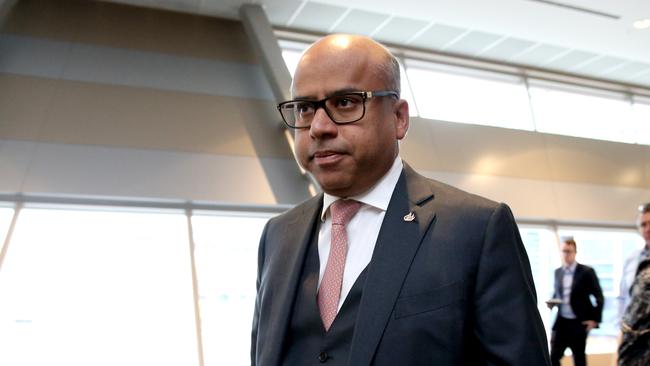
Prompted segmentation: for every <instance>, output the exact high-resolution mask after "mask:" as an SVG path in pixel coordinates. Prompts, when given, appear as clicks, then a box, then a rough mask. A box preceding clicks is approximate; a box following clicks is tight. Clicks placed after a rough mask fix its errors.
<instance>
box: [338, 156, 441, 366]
mask: <svg viewBox="0 0 650 366" xmlns="http://www.w3.org/2000/svg"><path fill="white" fill-rule="evenodd" d="M433 206H434V205H433V192H432V190H431V186H430V184H429V182H428V180H427V179H426V178H424V177H422V176H420V175H418V174H417V173H415V171H413V170H412V169H411V168H410V167H409V166H408V165H406V164H404V170H403V172H402V175H401V176H400V178H399V180H398V182H397V186H396V187H395V190H394V192H393V195H392V197H391V201H390V203H389V205H388V209H387V211H386V215H385V216H384V221H383V223H382V226H381V229H380V231H379V236H378V238H377V243H376V245H375V250H374V252H373V255H372V260H371V262H370V266H369V267H368V277H367V279H366V285H365V287H364V290H363V295H362V298H361V304H360V306H359V314H358V316H357V325H356V329H355V331H354V336H353V339H352V345H351V348H350V356H349V360H348V365H354V366H364V365H369V364H370V362H371V361H372V358H373V355H374V353H375V350H376V348H377V346H378V344H379V341H380V340H381V336H382V334H383V332H384V329H385V328H386V325H387V324H388V321H389V318H390V314H391V313H392V311H393V307H394V305H395V302H396V301H397V297H398V295H399V293H400V290H401V288H402V284H403V283H404V279H405V278H406V274H407V273H408V270H409V268H410V266H411V263H412V261H413V257H414V256H415V253H416V252H417V250H418V248H419V247H420V243H421V242H422V238H423V236H424V234H425V232H426V231H427V229H428V228H429V226H430V225H431V223H432V221H433V219H434V217H435V212H434V210H433ZM409 213H413V214H414V215H415V219H414V220H412V221H409V218H408V217H405V216H406V215H408V214H409Z"/></svg>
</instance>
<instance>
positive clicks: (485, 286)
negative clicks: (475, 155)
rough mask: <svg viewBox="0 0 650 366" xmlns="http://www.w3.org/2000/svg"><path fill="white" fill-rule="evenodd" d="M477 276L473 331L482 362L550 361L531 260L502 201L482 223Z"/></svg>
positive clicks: (541, 364) (539, 364) (532, 364)
mask: <svg viewBox="0 0 650 366" xmlns="http://www.w3.org/2000/svg"><path fill="white" fill-rule="evenodd" d="M476 276H477V277H476V288H475V290H474V314H475V319H476V321H475V329H474V332H475V334H476V337H477V339H478V340H479V342H480V343H481V345H482V348H483V349H484V350H485V352H486V358H487V359H486V361H487V362H486V365H511V366H519V365H528V366H548V365H550V361H549V353H548V345H547V340H546V332H545V330H544V325H543V323H542V319H541V318H540V315H539V311H538V309H537V296H536V292H535V285H534V282H533V276H532V273H531V270H530V263H529V261H528V256H527V254H526V250H525V249H524V245H523V242H522V240H521V236H520V235H519V230H518V229H517V225H516V223H515V220H514V217H513V216H512V213H511V211H510V209H509V208H508V206H506V205H505V204H500V205H498V206H497V207H496V209H495V210H494V211H493V212H492V215H491V217H490V219H489V222H488V224H487V226H486V231H485V234H484V241H483V246H482V251H481V257H480V260H479V266H478V271H477V274H476Z"/></svg>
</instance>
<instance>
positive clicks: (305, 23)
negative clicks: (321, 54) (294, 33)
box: [289, 2, 346, 32]
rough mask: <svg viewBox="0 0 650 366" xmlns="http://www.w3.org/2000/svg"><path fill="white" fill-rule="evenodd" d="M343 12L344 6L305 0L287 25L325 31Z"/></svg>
mask: <svg viewBox="0 0 650 366" xmlns="http://www.w3.org/2000/svg"><path fill="white" fill-rule="evenodd" d="M345 12H346V8H343V7H340V6H332V5H326V4H319V3H314V2H307V3H306V4H305V6H303V7H302V9H300V11H299V12H298V14H297V15H296V16H295V18H294V19H293V21H292V22H291V23H290V24H289V26H291V27H296V28H299V29H307V30H314V31H321V32H323V31H324V32H327V30H329V29H330V28H331V27H332V25H334V23H335V22H336V21H338V19H339V18H341V16H343V14H345Z"/></svg>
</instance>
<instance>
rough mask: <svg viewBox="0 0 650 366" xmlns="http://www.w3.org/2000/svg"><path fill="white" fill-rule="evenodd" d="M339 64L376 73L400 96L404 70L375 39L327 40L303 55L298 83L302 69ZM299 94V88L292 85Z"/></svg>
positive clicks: (332, 37)
mask: <svg viewBox="0 0 650 366" xmlns="http://www.w3.org/2000/svg"><path fill="white" fill-rule="evenodd" d="M319 64H320V65H321V66H331V64H339V65H340V66H341V67H346V68H347V67H357V68H358V69H360V70H363V71H364V72H369V73H372V74H373V76H374V77H375V78H377V79H378V80H381V81H382V83H383V84H384V88H385V89H387V90H393V91H396V92H397V93H398V94H400V92H401V90H400V69H399V63H398V61H397V58H395V56H393V55H392V54H391V53H390V51H389V50H388V49H387V48H386V47H384V46H383V45H381V44H380V43H378V42H376V41H374V40H372V39H371V38H368V37H365V36H358V35H348V34H334V35H329V36H326V37H323V38H321V39H319V40H318V41H316V42H315V43H314V44H312V45H311V46H310V47H309V48H307V50H305V52H304V53H303V55H302V57H301V58H300V61H299V63H298V66H297V68H296V72H295V75H294V82H295V79H296V78H299V77H300V76H301V74H302V70H304V69H311V68H313V67H318V65H319ZM292 94H293V95H294V97H295V96H296V95H295V85H292Z"/></svg>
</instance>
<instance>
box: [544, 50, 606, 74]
mask: <svg viewBox="0 0 650 366" xmlns="http://www.w3.org/2000/svg"><path fill="white" fill-rule="evenodd" d="M596 57H598V55H596V54H595V53H591V52H584V51H580V50H572V51H571V52H569V53H566V54H563V55H562V56H560V57H558V58H556V59H554V60H552V61H551V62H549V63H547V64H545V65H544V66H545V67H550V68H552V69H560V70H568V69H572V68H574V67H575V66H577V65H580V64H582V63H586V62H587V61H589V60H592V59H595V58H596Z"/></svg>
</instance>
